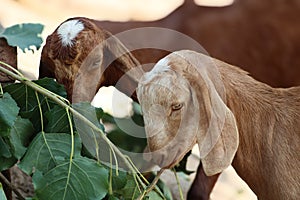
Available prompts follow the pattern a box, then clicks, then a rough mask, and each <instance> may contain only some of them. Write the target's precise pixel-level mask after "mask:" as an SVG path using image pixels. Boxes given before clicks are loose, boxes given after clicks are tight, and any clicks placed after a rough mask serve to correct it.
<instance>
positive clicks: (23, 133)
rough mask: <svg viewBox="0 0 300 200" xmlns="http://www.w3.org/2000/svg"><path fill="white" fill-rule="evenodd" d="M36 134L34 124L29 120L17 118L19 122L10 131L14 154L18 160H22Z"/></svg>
mask: <svg viewBox="0 0 300 200" xmlns="http://www.w3.org/2000/svg"><path fill="white" fill-rule="evenodd" d="M33 134H34V128H33V126H32V123H31V122H30V121H29V120H28V119H22V118H21V117H17V120H16V122H15V124H14V126H13V128H12V129H11V131H10V136H9V141H10V146H11V147H12V152H13V154H14V156H15V157H16V158H17V159H20V158H21V157H22V156H23V155H24V153H25V152H26V149H27V146H28V144H29V143H30V141H31V137H32V136H33Z"/></svg>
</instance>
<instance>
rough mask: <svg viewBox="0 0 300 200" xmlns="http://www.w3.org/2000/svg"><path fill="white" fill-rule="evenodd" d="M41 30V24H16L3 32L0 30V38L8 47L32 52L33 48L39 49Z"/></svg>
mask: <svg viewBox="0 0 300 200" xmlns="http://www.w3.org/2000/svg"><path fill="white" fill-rule="evenodd" d="M43 28H44V26H43V25H41V24H34V23H24V24H17V25H13V26H11V27H8V28H6V29H4V30H2V29H0V38H1V37H3V38H5V39H6V40H7V42H8V44H9V45H10V46H18V47H20V49H22V50H23V51H25V50H26V49H28V50H32V51H33V50H34V48H33V46H35V47H36V48H37V49H39V48H40V47H41V44H42V42H43V40H42V37H41V32H42V31H43Z"/></svg>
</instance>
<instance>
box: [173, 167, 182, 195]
mask: <svg viewBox="0 0 300 200" xmlns="http://www.w3.org/2000/svg"><path fill="white" fill-rule="evenodd" d="M172 171H173V173H174V176H175V178H176V182H177V186H178V192H179V195H180V199H181V200H184V198H183V192H182V188H181V185H180V181H179V178H178V175H177V172H176V170H175V169H174V168H173V169H172Z"/></svg>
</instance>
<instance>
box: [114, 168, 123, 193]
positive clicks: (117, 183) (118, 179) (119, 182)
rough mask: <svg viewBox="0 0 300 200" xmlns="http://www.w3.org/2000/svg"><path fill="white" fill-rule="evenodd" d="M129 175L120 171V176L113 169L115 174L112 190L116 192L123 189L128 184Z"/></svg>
mask: <svg viewBox="0 0 300 200" xmlns="http://www.w3.org/2000/svg"><path fill="white" fill-rule="evenodd" d="M126 177H127V174H126V172H124V171H119V172H118V176H117V174H116V170H115V169H113V173H112V189H113V190H114V191H116V190H121V189H122V188H124V187H125V185H126V182H127V179H126Z"/></svg>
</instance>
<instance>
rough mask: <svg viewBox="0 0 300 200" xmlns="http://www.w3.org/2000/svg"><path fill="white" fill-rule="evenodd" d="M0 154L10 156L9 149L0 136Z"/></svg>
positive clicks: (5, 156)
mask: <svg viewBox="0 0 300 200" xmlns="http://www.w3.org/2000/svg"><path fill="white" fill-rule="evenodd" d="M0 156H3V157H4V158H10V157H11V156H12V153H11V149H10V147H9V145H8V144H7V143H6V141H5V138H3V137H0Z"/></svg>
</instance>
